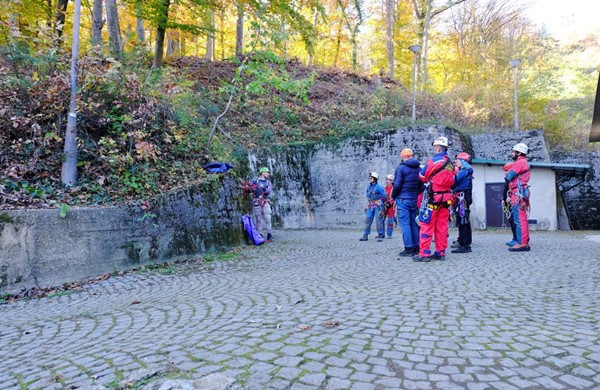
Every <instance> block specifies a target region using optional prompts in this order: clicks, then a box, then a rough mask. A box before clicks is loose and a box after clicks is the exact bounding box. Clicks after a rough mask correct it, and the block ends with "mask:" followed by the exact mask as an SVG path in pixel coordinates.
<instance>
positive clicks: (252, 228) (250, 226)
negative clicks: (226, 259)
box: [242, 214, 265, 245]
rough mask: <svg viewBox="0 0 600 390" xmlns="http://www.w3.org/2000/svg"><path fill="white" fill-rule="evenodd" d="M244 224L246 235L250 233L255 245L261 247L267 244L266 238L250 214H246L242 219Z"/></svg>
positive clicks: (249, 235)
mask: <svg viewBox="0 0 600 390" xmlns="http://www.w3.org/2000/svg"><path fill="white" fill-rule="evenodd" d="M242 222H243V224H244V229H245V230H246V233H248V237H249V238H250V241H251V242H252V243H253V244H254V245H261V244H262V243H264V242H265V239H264V237H263V236H262V234H260V232H259V231H258V228H257V227H256V225H255V224H254V221H252V217H250V215H249V214H246V215H244V216H243V217H242Z"/></svg>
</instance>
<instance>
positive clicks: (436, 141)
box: [433, 137, 448, 148]
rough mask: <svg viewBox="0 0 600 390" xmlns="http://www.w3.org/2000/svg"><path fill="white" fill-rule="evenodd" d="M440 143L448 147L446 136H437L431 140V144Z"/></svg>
mask: <svg viewBox="0 0 600 390" xmlns="http://www.w3.org/2000/svg"><path fill="white" fill-rule="evenodd" d="M436 145H440V146H444V147H446V148H447V147H448V138H446V137H438V138H436V140H435V141H433V146H436Z"/></svg>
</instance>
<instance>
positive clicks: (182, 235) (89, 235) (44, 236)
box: [0, 177, 245, 291]
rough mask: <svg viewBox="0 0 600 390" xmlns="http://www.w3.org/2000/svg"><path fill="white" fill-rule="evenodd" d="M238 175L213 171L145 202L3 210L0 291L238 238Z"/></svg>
mask: <svg viewBox="0 0 600 390" xmlns="http://www.w3.org/2000/svg"><path fill="white" fill-rule="evenodd" d="M242 209H243V207H242V204H240V190H239V186H238V184H237V181H234V180H232V179H228V178H226V177H215V184H214V185H213V186H211V187H210V188H207V187H206V186H205V187H191V188H187V189H185V190H180V191H174V192H172V193H170V194H167V195H164V196H162V197H160V198H157V199H154V200H152V201H150V202H149V204H148V207H142V206H141V205H129V206H125V207H103V208H72V209H71V210H70V211H69V212H68V214H67V216H66V218H60V216H59V211H58V210H56V209H49V210H15V211H1V212H0V291H16V290H19V289H20V288H22V287H25V288H29V287H48V286H56V285H60V284H62V283H66V282H72V281H76V280H82V279H86V278H90V277H94V276H98V275H101V274H104V273H109V272H113V271H120V270H127V269H131V268H137V267H140V266H141V265H144V264H152V263H157V262H165V261H172V260H176V259H180V258H185V257H188V256H193V255H196V254H199V253H203V252H206V251H211V250H215V249H220V248H225V247H231V246H235V245H239V244H240V243H241V242H244V240H245V234H243V231H242V227H241V210H242Z"/></svg>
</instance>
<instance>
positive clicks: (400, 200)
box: [392, 148, 423, 256]
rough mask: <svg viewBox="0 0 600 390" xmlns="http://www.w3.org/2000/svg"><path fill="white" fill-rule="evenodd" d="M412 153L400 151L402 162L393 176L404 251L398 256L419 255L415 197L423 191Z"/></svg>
mask: <svg viewBox="0 0 600 390" xmlns="http://www.w3.org/2000/svg"><path fill="white" fill-rule="evenodd" d="M413 155H414V153H413V151H412V150H411V149H409V148H405V149H402V152H400V157H401V158H402V162H401V163H400V164H399V165H398V167H397V168H396V172H395V174H394V189H393V190H392V198H394V199H395V200H396V206H397V208H398V219H399V222H400V228H401V229H402V241H404V250H403V251H402V252H400V256H413V255H416V254H418V253H419V227H418V226H417V222H416V218H417V211H418V207H417V197H418V196H419V193H421V192H422V191H423V182H421V180H420V179H419V170H420V163H419V161H418V160H416V159H414V158H413Z"/></svg>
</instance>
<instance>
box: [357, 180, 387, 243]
mask: <svg viewBox="0 0 600 390" xmlns="http://www.w3.org/2000/svg"><path fill="white" fill-rule="evenodd" d="M378 180H379V175H378V174H377V172H371V173H370V174H369V184H368V185H367V188H366V190H365V192H366V196H367V207H366V208H365V231H364V233H363V236H362V237H361V238H360V239H359V241H368V240H369V234H371V226H372V225H373V220H375V227H376V228H377V241H378V242H381V241H383V239H384V238H385V236H384V231H383V204H384V202H385V201H386V198H387V195H386V194H385V189H384V188H383V186H382V185H381V184H379V183H378V182H377V181H378Z"/></svg>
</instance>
